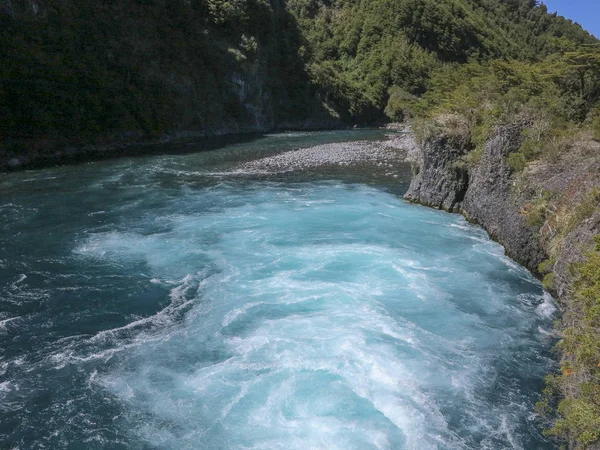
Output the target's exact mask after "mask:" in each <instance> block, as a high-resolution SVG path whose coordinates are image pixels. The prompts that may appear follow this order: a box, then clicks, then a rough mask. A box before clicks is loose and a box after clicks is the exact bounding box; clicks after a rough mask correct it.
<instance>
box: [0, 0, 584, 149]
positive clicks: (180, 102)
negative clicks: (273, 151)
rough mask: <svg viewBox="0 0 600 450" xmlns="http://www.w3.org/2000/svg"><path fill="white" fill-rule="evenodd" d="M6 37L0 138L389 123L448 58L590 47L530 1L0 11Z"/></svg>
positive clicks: (10, 7)
mask: <svg viewBox="0 0 600 450" xmlns="http://www.w3.org/2000/svg"><path fill="white" fill-rule="evenodd" d="M0 33H1V35H0V38H1V42H2V44H0V60H1V61H2V64H1V65H0V129H1V130H2V134H1V136H2V137H3V138H7V137H16V138H30V137H48V136H60V137H62V138H65V137H67V138H69V137H78V138H90V137H96V136H98V135H100V134H105V135H106V134H108V135H111V133H112V134H115V133H116V134H117V135H118V134H119V133H121V134H122V133H123V132H131V131H136V132H138V133H141V134H143V135H146V136H156V135H161V134H164V133H167V132H174V131H178V130H193V129H201V130H209V131H210V130H213V131H220V132H235V131H250V130H253V129H255V130H264V129H269V128H272V127H274V126H276V125H278V124H285V123H288V122H293V121H298V120H300V119H307V118H313V119H314V118H323V120H324V118H325V117H326V116H333V117H335V118H341V119H342V120H344V121H346V122H349V123H352V124H354V123H373V122H377V121H383V120H387V119H393V120H398V119H400V118H401V117H402V114H403V110H402V108H401V107H400V106H399V105H400V104H402V103H405V102H411V101H412V100H413V99H415V98H417V97H419V96H421V95H423V94H424V93H425V92H427V91H428V90H429V89H430V87H431V79H432V76H433V74H434V73H436V71H438V70H440V69H442V68H444V67H446V66H447V65H448V64H450V63H465V62H484V61H488V60H492V59H495V58H511V59H517V60H521V61H535V60H539V59H542V58H544V57H547V56H548V55H552V54H556V53H557V52H560V51H561V49H562V48H563V46H564V45H566V44H565V42H571V43H574V44H577V45H579V44H593V43H594V42H595V39H594V38H592V37H591V36H590V35H589V34H588V33H586V32H585V31H584V30H583V29H581V27H579V26H577V25H574V24H573V23H571V22H570V21H568V20H566V19H564V18H562V17H560V16H556V15H550V14H548V13H547V11H546V8H545V7H544V6H537V5H536V2H535V1H524V0H510V1H508V0H505V1H499V0H445V1H441V2H440V1H434V0H403V1H392V0H370V1H355V0H350V1H349V0H341V1H334V2H330V1H320V0H290V1H289V2H287V3H285V2H280V1H276V0H273V1H271V2H268V1H266V0H228V1H227V0H177V1H170V2H166V1H164V0H148V1H133V2H126V1H120V0H113V1H101V2H97V1H90V0H81V1H73V0H66V1H53V0H44V1H33V0H2V1H0Z"/></svg>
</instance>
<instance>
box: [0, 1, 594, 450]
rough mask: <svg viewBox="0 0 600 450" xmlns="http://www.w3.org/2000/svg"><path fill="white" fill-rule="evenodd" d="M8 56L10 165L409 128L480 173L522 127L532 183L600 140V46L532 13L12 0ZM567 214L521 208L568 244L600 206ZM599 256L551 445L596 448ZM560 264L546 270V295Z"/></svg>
mask: <svg viewBox="0 0 600 450" xmlns="http://www.w3.org/2000/svg"><path fill="white" fill-rule="evenodd" d="M0 61H1V64H0V148H1V149H2V150H0V153H1V152H4V155H8V157H10V155H12V154H15V155H16V154H23V153H27V152H30V151H32V150H31V149H32V148H38V150H36V151H42V152H43V151H46V150H45V149H46V147H44V145H46V146H49V147H48V148H49V149H50V150H48V151H51V149H52V148H54V147H52V146H51V145H49V144H48V142H51V141H56V140H67V141H70V140H76V141H77V142H88V141H96V140H98V139H99V138H102V139H122V138H124V137H126V136H134V137H136V138H138V137H157V136H161V135H164V134H166V133H177V132H183V131H189V130H200V131H202V132H205V133H207V134H210V133H233V132H245V131H264V130H269V129H272V128H276V127H294V126H309V125H308V124H310V126H312V127H319V126H322V127H326V126H331V125H332V124H336V123H338V124H339V123H341V122H345V123H346V124H349V125H354V124H368V123H382V122H386V121H410V123H411V124H412V127H413V129H414V131H415V133H416V134H417V136H418V138H419V139H420V140H421V141H424V140H426V139H428V138H429V137H430V136H432V135H435V134H439V133H445V134H447V135H448V136H450V137H451V139H452V140H453V142H454V143H455V145H457V146H460V147H462V148H464V149H465V150H466V156H465V158H464V164H465V165H472V164H476V163H477V159H478V157H479V156H480V154H481V149H482V147H483V145H484V144H485V142H486V140H487V139H488V138H489V136H490V135H491V133H492V132H493V130H494V128H495V127H496V126H498V125H501V124H505V123H509V122H513V121H520V122H521V123H523V124H525V126H524V128H525V131H524V137H525V139H524V143H523V145H522V147H521V149H520V150H519V151H518V152H515V153H513V154H511V155H510V160H509V162H510V165H511V167H512V169H513V170H514V172H515V174H517V175H518V174H519V173H523V172H524V170H525V169H526V167H527V166H528V165H530V164H533V163H535V162H536V161H539V160H543V159H549V160H553V159H554V160H557V159H559V158H560V156H561V155H563V154H564V153H565V152H569V151H570V149H571V148H572V147H573V145H575V143H577V142H585V141H586V140H590V141H591V140H597V141H598V140H600V44H599V43H598V41H597V40H596V39H595V38H594V37H593V36H591V35H590V34H589V33H587V32H586V31H584V30H583V29H582V28H581V27H580V26H579V25H577V24H574V23H572V22H571V21H570V20H567V19H565V18H563V17H560V16H558V15H556V14H549V13H548V11H547V9H546V7H545V6H544V5H542V4H539V3H538V2H537V1H536V0H288V1H287V2H285V1H281V0H271V1H270V2H269V1H267V0H171V1H166V0H135V1H125V0H103V1H92V0H78V1H75V0H40V1H36V0H0ZM34 142H36V144H34ZM38 142H42V143H43V144H37V143H38ZM36 145H37V146H38V147H35V146H36ZM40 145H41V147H40ZM39 149H41V150H39ZM565 201H566V200H564V199H562V197H561V198H558V197H556V196H555V197H553V194H552V193H540V195H539V196H538V198H536V200H535V201H533V202H531V203H530V204H529V205H528V206H527V207H526V208H524V211H523V215H524V216H526V217H527V220H528V221H530V223H531V225H532V226H538V227H540V226H541V225H542V224H544V223H550V224H551V225H552V226H553V227H554V229H555V230H556V233H555V235H554V238H553V239H555V243H554V244H555V245H556V246H560V243H561V238H562V237H564V236H565V235H566V234H567V233H568V232H569V231H570V230H572V227H573V224H574V223H577V222H578V221H582V220H585V219H586V218H589V217H591V216H592V215H594V214H596V213H597V211H598V205H599V204H600V193H599V192H598V190H597V189H595V190H594V189H592V188H590V189H589V190H585V192H584V194H583V197H582V198H579V199H578V201H577V206H576V207H575V206H573V207H570V208H566V209H565V208H563V207H562V204H561V202H565ZM561 208H562V209H561ZM557 211H558V212H557ZM561 211H562V212H561ZM599 252H600V248H597V249H591V250H590V252H589V255H588V259H587V260H586V261H584V262H582V263H581V264H580V265H578V266H576V267H574V268H573V270H574V272H575V273H576V274H578V277H577V279H578V281H577V283H576V284H575V286H574V291H573V292H572V294H571V295H569V298H570V299H571V300H570V301H572V302H573V305H574V306H572V307H571V311H572V313H571V314H570V315H567V316H566V317H565V319H564V321H563V322H562V323H561V324H559V329H560V330H562V336H563V337H564V339H562V340H561V342H560V344H559V349H560V351H561V352H562V353H561V354H562V365H561V371H560V373H558V374H556V375H553V376H551V377H549V379H548V388H547V389H546V394H547V395H546V398H545V399H544V400H543V401H542V402H540V405H539V411H540V413H541V414H543V415H544V416H545V417H547V419H548V423H549V428H548V434H550V435H552V436H555V437H557V438H558V439H562V440H565V441H567V442H569V443H571V444H573V443H574V444H576V445H580V446H582V447H585V446H587V445H590V444H592V443H594V442H596V441H598V440H600V284H599V283H600V264H599V262H598V258H599V256H598V255H599V254H600V253H599ZM553 257H554V256H553V255H552V254H550V255H549V259H548V261H547V262H546V263H545V264H543V265H542V266H541V267H540V268H539V271H540V273H542V274H546V276H545V279H544V282H545V285H546V287H547V288H548V289H550V290H552V289H553V282H554V280H553V272H552V270H551V268H552V265H553V264H554V263H555V261H553Z"/></svg>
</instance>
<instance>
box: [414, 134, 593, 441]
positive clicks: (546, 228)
mask: <svg viewBox="0 0 600 450" xmlns="http://www.w3.org/2000/svg"><path fill="white" fill-rule="evenodd" d="M524 126H525V124H520V123H514V124H510V125H506V126H501V127H497V128H496V129H495V131H494V133H493V135H492V136H491V138H490V139H489V140H488V141H487V143H486V144H485V146H484V147H483V149H482V151H481V154H479V155H477V157H473V156H472V155H469V151H468V150H465V149H464V148H463V147H461V146H459V145H457V144H456V141H453V140H452V139H451V137H450V136H448V135H446V134H444V133H441V134H438V135H434V136H430V137H428V138H427V139H424V140H423V142H420V143H419V145H418V148H419V152H418V153H417V156H418V157H417V158H416V159H415V161H414V165H415V172H416V176H415V177H414V178H413V180H412V182H411V185H410V188H409V190H408V192H407V193H406V195H405V198H406V199H407V200H409V201H411V202H414V203H419V204H422V205H426V206H430V207H433V208H436V209H443V210H446V211H449V212H457V213H460V214H462V215H463V216H465V217H466V218H467V219H468V220H469V221H471V222H473V223H476V224H478V225H481V226H482V227H483V228H484V229H485V230H486V231H487V232H488V233H489V235H490V236H491V237H492V238H493V239H494V240H496V241H498V242H499V243H500V244H502V245H503V246H504V248H505V250H506V254H507V255H508V256H510V257H511V258H512V259H514V260H515V261H517V262H518V263H520V264H522V265H524V266H525V267H527V268H528V269H529V270H530V271H531V272H532V273H533V274H534V275H535V276H536V277H538V278H539V279H540V280H542V281H543V284H544V287H545V288H546V289H547V290H548V291H550V292H551V293H552V294H553V295H554V296H555V298H556V299H557V300H558V302H559V304H560V305H561V308H562V312H563V320H562V322H561V323H559V324H558V325H557V327H556V329H555V333H556V335H557V336H559V337H560V338H561V341H560V345H559V348H558V354H557V360H560V367H561V372H560V373H559V374H557V375H554V376H552V377H551V378H549V381H548V383H549V384H548V388H547V390H546V392H548V393H549V395H548V398H546V399H545V400H543V402H542V403H540V412H541V413H543V414H547V416H548V421H549V424H550V433H551V434H556V435H558V436H559V437H560V438H561V440H564V441H566V443H567V444H568V446H569V448H571V449H583V448H590V449H598V448H600V446H599V445H598V444H597V440H598V438H599V437H600V435H598V431H597V430H599V429H600V411H599V410H598V406H597V405H596V400H594V395H596V394H594V392H598V389H599V387H598V386H599V384H598V379H597V376H598V368H600V355H598V345H597V328H596V326H595V325H594V324H595V322H594V319H593V317H594V315H593V309H592V308H593V305H594V304H595V303H594V302H596V301H597V299H594V296H595V295H596V294H594V292H595V291H594V289H595V287H594V286H597V284H598V277H599V275H600V274H598V267H596V266H594V265H593V264H592V263H591V258H595V257H596V256H594V255H595V253H594V250H595V249H596V252H597V250H598V248H597V247H596V245H597V244H596V243H595V240H594V239H595V236H597V235H599V234H600V143H598V142H596V141H594V140H593V139H590V138H587V137H585V136H582V137H581V138H580V139H579V140H576V141H575V142H573V143H572V145H571V146H570V147H569V151H568V152H564V153H562V154H553V155H549V156H546V157H544V158H541V159H540V160H538V161H535V162H533V163H531V164H529V165H527V166H526V167H525V169H524V170H522V171H519V170H515V169H514V167H513V166H511V164H510V161H509V158H510V155H511V154H512V153H514V152H517V151H519V149H520V147H521V144H522V143H523V140H524V135H523V133H522V131H523V129H524ZM586 261H590V262H588V263H586ZM584 264H587V265H584ZM582 270H585V272H584V273H583V274H582V272H581V271H582ZM557 403H558V405H559V406H558V409H556V404H557Z"/></svg>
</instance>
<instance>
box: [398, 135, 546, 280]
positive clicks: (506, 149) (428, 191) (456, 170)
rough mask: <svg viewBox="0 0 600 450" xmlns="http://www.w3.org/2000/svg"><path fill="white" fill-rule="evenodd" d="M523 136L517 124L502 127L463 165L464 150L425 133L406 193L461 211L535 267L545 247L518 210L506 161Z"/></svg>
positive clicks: (412, 198)
mask: <svg viewBox="0 0 600 450" xmlns="http://www.w3.org/2000/svg"><path fill="white" fill-rule="evenodd" d="M521 142H522V137H521V127H520V126H519V125H511V126H506V127H501V128H499V129H497V130H496V133H495V134H494V136H493V137H492V138H491V139H490V140H489V141H488V142H487V144H486V145H485V148H484V149H483V154H482V155H481V157H480V159H479V161H477V162H476V163H474V164H470V167H467V163H465V161H464V156H465V151H464V150H461V149H457V148H456V147H455V146H453V145H452V144H451V141H450V140H449V139H448V138H447V137H446V136H438V137H435V138H432V139H429V140H427V141H426V142H425V143H424V144H423V145H422V146H421V148H422V156H421V158H420V161H418V163H417V164H418V167H419V168H418V173H417V175H416V176H415V178H414V179H413V180H412V182H411V185H410V188H409V190H408V192H407V193H406V195H405V198H406V199H407V200H410V201H412V202H416V203H421V204H424V205H427V206H431V207H434V208H439V209H444V210H447V211H450V212H460V213H462V214H463V215H464V216H465V217H466V218H467V219H468V220H470V221H472V222H474V223H477V224H479V225H481V226H482V227H484V228H485V229H486V230H487V231H488V233H489V234H490V236H491V237H492V238H493V239H495V240H497V241H498V242H500V243H501V244H502V245H504V247H505V249H506V253H507V254H508V255H509V256H510V257H511V258H513V259H515V260H516V261H518V262H519V263H521V264H523V265H524V266H526V267H527V268H529V269H530V270H531V271H532V272H534V273H537V266H538V265H539V264H540V263H541V262H542V261H543V260H544V259H545V257H546V256H545V252H544V250H543V248H542V245H541V243H540V241H539V239H538V238H537V237H536V229H535V227H532V226H529V225H528V224H527V221H526V219H525V218H524V217H523V216H522V215H520V213H519V211H520V207H519V203H520V202H522V199H520V198H518V197H517V196H515V195H513V194H512V170H511V169H510V167H509V166H508V164H507V161H506V159H507V156H508V155H509V154H510V153H511V152H513V151H516V150H518V149H519V147H520V145H521Z"/></svg>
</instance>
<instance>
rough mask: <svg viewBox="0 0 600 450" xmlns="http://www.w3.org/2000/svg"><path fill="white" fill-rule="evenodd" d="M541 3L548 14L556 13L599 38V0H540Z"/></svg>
mask: <svg viewBox="0 0 600 450" xmlns="http://www.w3.org/2000/svg"><path fill="white" fill-rule="evenodd" d="M542 3H544V4H545V5H546V6H547V7H548V11H549V12H554V11H557V12H558V14H560V15H561V16H565V17H567V18H569V19H571V20H573V22H578V23H579V24H580V25H581V26H582V27H583V28H585V29H586V30H588V31H589V32H590V33H592V34H593V35H594V36H596V37H598V38H600V0H542Z"/></svg>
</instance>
